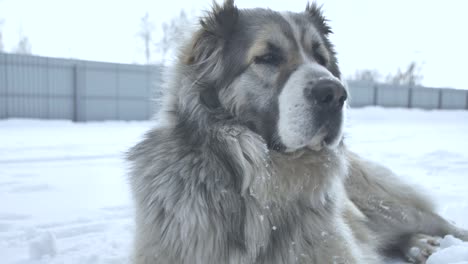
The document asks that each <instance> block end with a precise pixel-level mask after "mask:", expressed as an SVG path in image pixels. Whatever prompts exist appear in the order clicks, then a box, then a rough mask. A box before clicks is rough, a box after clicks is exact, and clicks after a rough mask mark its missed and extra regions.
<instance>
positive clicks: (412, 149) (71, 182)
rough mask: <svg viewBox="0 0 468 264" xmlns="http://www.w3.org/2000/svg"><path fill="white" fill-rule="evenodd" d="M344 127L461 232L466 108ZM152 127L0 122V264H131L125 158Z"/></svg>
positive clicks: (443, 252) (363, 119) (390, 114)
mask: <svg viewBox="0 0 468 264" xmlns="http://www.w3.org/2000/svg"><path fill="white" fill-rule="evenodd" d="M348 120H349V122H348V123H347V128H346V129H345V130H346V131H347V133H346V137H347V142H348V145H349V146H351V148H352V149H353V150H354V151H356V152H358V153H359V154H362V155H364V156H365V157H367V158H370V159H373V160H377V161H380V162H382V163H384V164H386V165H387V166H389V167H390V168H392V169H393V170H394V171H396V172H397V173H398V175H399V176H400V177H401V178H402V179H403V180H406V181H408V182H410V183H414V184H417V185H418V186H420V188H422V189H424V190H426V191H428V192H429V193H430V194H431V196H432V197H433V198H434V200H435V201H436V202H437V204H438V208H439V209H438V211H439V213H440V214H442V215H443V216H444V217H446V218H448V219H450V220H451V221H454V222H456V223H457V225H459V226H461V227H464V228H468V192H467V190H468V181H467V180H466V178H465V177H466V174H467V172H468V140H466V135H467V134H468V111H421V110H404V109H382V108H364V109H354V110H351V111H349V114H348ZM152 125H153V124H152V123H151V122H102V123H84V124H83V123H78V124H74V123H71V122H68V121H38V120H3V121H0V201H1V202H0V256H1V263H6V264H44V263H51V264H58V263H61V264H62V263H63V264H74V263H80V264H82V263H86V264H87V263H90V264H91V263H92V264H104V263H106V264H107V263H109V264H110V263H113V264H114V263H115V264H116V263H128V260H129V253H130V251H131V247H132V246H131V245H132V234H133V229H134V226H133V210H132V203H131V199H130V192H129V188H128V185H127V180H126V175H125V172H126V169H127V168H126V164H125V163H124V162H123V156H124V153H125V151H126V150H127V149H128V148H129V147H130V146H132V145H133V144H134V143H136V142H137V141H138V139H139V138H140V137H141V135H142V134H143V133H144V132H145V131H146V130H147V129H148V128H149V127H151V126H152ZM393 263H395V262H393ZM396 263H401V262H396ZM440 263H444V264H450V263H451V264H455V263H458V264H460V263H465V264H467V263H468V245H467V243H464V242H461V241H459V240H457V239H456V238H453V237H450V236H447V237H445V238H444V239H443V240H442V244H441V249H440V250H439V251H438V252H436V253H435V254H434V255H433V256H432V257H431V258H430V260H429V262H428V264H440Z"/></svg>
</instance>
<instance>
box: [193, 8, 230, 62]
mask: <svg viewBox="0 0 468 264" xmlns="http://www.w3.org/2000/svg"><path fill="white" fill-rule="evenodd" d="M238 17H239V10H238V9H237V7H236V6H235V5H234V0H226V1H225V2H224V4H223V5H222V6H221V5H219V4H217V3H216V2H214V3H213V8H212V10H211V11H209V12H207V14H206V15H205V16H204V17H202V18H201V19H200V24H201V29H200V30H199V31H198V32H197V33H196V35H195V37H194V39H193V40H192V47H191V50H190V51H189V52H188V53H189V54H188V57H186V60H185V61H186V63H187V64H200V63H202V64H204V63H205V62H207V60H209V59H210V58H213V57H214V55H216V53H220V50H221V49H222V48H223V46H224V43H226V42H227V41H228V40H229V38H230V36H231V34H232V32H233V31H234V29H235V26H236V24H237V20H238ZM211 63H212V62H211ZM212 65H213V64H212Z"/></svg>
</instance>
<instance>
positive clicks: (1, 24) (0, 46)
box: [0, 19, 5, 52]
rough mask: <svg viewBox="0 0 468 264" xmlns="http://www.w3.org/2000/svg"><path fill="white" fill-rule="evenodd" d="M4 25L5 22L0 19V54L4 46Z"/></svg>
mask: <svg viewBox="0 0 468 264" xmlns="http://www.w3.org/2000/svg"><path fill="white" fill-rule="evenodd" d="M4 23H5V20H3V19H0V52H3V51H4V50H5V46H4V45H3V34H2V26H3V24H4Z"/></svg>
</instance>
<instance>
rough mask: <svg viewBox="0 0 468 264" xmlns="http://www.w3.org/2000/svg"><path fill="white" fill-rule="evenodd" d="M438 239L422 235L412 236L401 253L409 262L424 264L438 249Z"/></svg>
mask: <svg viewBox="0 0 468 264" xmlns="http://www.w3.org/2000/svg"><path fill="white" fill-rule="evenodd" d="M440 239H441V238H439V237H433V236H428V235H423V234H418V235H413V236H412V237H411V238H410V239H409V241H408V244H407V247H406V248H405V249H404V252H403V253H404V254H405V257H406V258H407V260H408V261H409V262H411V263H417V264H424V263H426V261H427V259H428V258H429V256H431V255H432V254H433V253H434V252H436V251H437V250H438V249H439V246H440Z"/></svg>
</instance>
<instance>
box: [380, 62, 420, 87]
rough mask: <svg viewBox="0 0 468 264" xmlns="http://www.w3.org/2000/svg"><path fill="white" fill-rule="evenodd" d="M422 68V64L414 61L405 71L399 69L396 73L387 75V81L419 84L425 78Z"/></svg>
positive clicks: (400, 83)
mask: <svg viewBox="0 0 468 264" xmlns="http://www.w3.org/2000/svg"><path fill="white" fill-rule="evenodd" d="M421 69H422V65H418V63H416V62H415V61H412V62H411V63H410V64H409V65H408V66H407V68H406V70H405V71H402V70H401V69H398V70H397V72H396V73H395V74H389V75H387V78H386V82H387V83H393V84H399V85H409V86H415V85H419V84H421V81H422V79H423V76H422V74H421Z"/></svg>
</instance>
